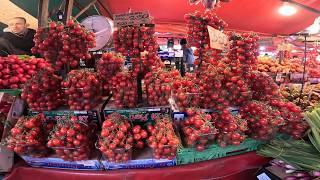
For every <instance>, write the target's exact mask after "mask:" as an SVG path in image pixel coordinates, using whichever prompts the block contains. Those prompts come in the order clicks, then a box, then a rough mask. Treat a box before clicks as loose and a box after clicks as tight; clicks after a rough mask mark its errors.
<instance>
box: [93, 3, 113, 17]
mask: <svg viewBox="0 0 320 180" xmlns="http://www.w3.org/2000/svg"><path fill="white" fill-rule="evenodd" d="M97 2H98V4H99V5H100V7H102V9H103V10H104V11H105V12H106V13H107V14H108V16H109V18H110V19H113V15H112V13H111V11H110V9H109V7H108V6H105V5H104V4H103V3H102V2H101V0H98V1H97Z"/></svg>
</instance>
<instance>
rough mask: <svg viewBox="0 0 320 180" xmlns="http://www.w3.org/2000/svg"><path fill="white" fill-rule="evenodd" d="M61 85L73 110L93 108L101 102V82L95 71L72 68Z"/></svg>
mask: <svg viewBox="0 0 320 180" xmlns="http://www.w3.org/2000/svg"><path fill="white" fill-rule="evenodd" d="M61 85H62V87H63V88H64V94H65V96H66V97H67V99H68V101H67V103H68V105H69V108H70V109H71V110H92V109H93V108H95V107H96V106H97V105H99V103H101V100H102V96H101V83H100V81H99V78H98V75H97V74H96V73H94V72H89V71H85V70H72V71H70V72H69V73H68V77H67V79H65V81H63V82H62V83H61Z"/></svg>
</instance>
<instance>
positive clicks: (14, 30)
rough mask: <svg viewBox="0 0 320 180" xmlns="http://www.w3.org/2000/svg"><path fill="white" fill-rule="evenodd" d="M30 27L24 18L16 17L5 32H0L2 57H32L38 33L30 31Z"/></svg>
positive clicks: (0, 52)
mask: <svg viewBox="0 0 320 180" xmlns="http://www.w3.org/2000/svg"><path fill="white" fill-rule="evenodd" d="M28 26H29V24H27V21H26V19H25V18H23V17H14V18H12V19H11V20H10V21H9V24H8V28H6V29H5V32H0V55H6V54H17V55H22V54H27V55H31V48H32V47H33V46H34V42H33V37H34V35H35V33H36V31H35V30H33V29H29V28H28Z"/></svg>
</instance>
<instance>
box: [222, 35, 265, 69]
mask: <svg viewBox="0 0 320 180" xmlns="http://www.w3.org/2000/svg"><path fill="white" fill-rule="evenodd" d="M229 40H230V42H231V45H230V51H229V53H228V58H229V59H231V60H232V61H233V62H236V63H240V64H241V70H242V72H243V73H244V74H246V73H247V72H250V71H252V70H256V69H257V66H256V65H257V56H258V55H259V53H258V47H259V44H258V40H259V37H258V36H257V35H255V34H250V33H242V34H235V33H233V34H230V35H229Z"/></svg>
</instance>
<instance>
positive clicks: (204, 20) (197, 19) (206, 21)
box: [184, 10, 227, 65]
mask: <svg viewBox="0 0 320 180" xmlns="http://www.w3.org/2000/svg"><path fill="white" fill-rule="evenodd" d="M184 18H185V20H186V22H187V28H188V30H187V34H188V37H187V42H188V45H189V46H194V47H197V50H196V51H195V52H194V55H195V56H198V57H199V58H198V59H197V60H196V61H195V62H194V63H195V65H200V64H201V63H202V62H206V61H207V60H208V59H210V58H212V57H213V58H214V59H215V60H219V59H221V53H222V50H218V49H211V48H210V47H209V43H210V40H209V32H208V29H207V26H208V25H209V26H211V27H213V28H215V29H217V30H219V31H223V30H224V28H225V27H227V23H226V22H224V21H223V20H222V19H220V18H219V17H218V16H217V15H216V14H215V12H213V11H212V10H206V11H205V12H200V11H196V12H194V13H189V14H186V15H185V16H184Z"/></svg>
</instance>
